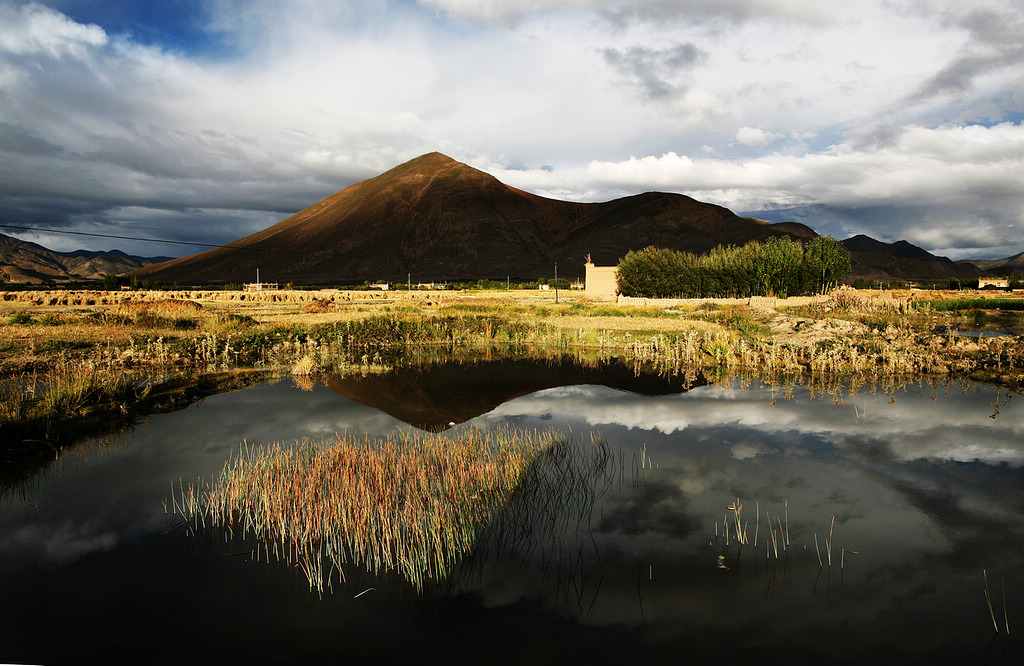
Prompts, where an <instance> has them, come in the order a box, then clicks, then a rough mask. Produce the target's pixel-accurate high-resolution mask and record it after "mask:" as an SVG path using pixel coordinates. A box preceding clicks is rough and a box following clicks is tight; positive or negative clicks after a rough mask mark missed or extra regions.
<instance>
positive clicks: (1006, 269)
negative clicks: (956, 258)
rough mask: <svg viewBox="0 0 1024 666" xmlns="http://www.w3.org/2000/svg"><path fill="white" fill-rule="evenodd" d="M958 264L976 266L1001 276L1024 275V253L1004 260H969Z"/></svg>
mask: <svg viewBox="0 0 1024 666" xmlns="http://www.w3.org/2000/svg"><path fill="white" fill-rule="evenodd" d="M957 263H961V264H974V265H975V266H977V267H978V268H980V269H982V270H986V271H988V272H990V273H997V274H999V275H1010V274H1011V273H1014V272H1016V273H1024V252H1021V253H1020V254H1015V255H1013V256H1012V257H1005V258H1003V259H969V260H965V261H960V262H957Z"/></svg>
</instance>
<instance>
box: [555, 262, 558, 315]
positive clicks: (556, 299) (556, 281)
mask: <svg viewBox="0 0 1024 666" xmlns="http://www.w3.org/2000/svg"><path fill="white" fill-rule="evenodd" d="M555 304H556V305H557V304H558V262H557V261H556V262H555Z"/></svg>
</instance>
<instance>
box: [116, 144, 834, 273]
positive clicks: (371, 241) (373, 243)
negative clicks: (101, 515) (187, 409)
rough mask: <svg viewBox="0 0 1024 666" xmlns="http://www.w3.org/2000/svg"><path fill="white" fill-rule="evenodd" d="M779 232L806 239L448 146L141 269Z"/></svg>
mask: <svg viewBox="0 0 1024 666" xmlns="http://www.w3.org/2000/svg"><path fill="white" fill-rule="evenodd" d="M773 236H790V237H795V238H800V239H809V238H813V237H814V236H815V233H814V231H812V230H811V229H810V228H808V227H806V226H804V225H802V224H797V223H783V224H778V225H774V224H767V223H764V222H763V221H759V220H754V219H750V218H742V217H739V216H737V215H736V214H734V213H733V212H732V211H730V210H728V209H726V208H722V207H721V206H714V205H711V204H706V203H701V202H699V201H695V200H694V199H691V198H690V197H687V196H684V195H682V194H666V193H662V192H648V193H645V194H638V195H636V196H630V197H625V198H622V199H616V200H614V201H609V202H606V203H574V202H568V201H558V200H555V199H548V198H545V197H541V196H537V195H535V194H530V193H528V192H523V191H522V190H518V189H516V188H514V187H510V186H508V185H505V184H503V183H501V182H500V181H499V180H498V179H496V178H494V177H493V176H491V175H489V174H487V173H484V172H482V171H479V170H477V169H474V168H472V167H469V166H467V165H465V164H462V163H460V162H457V161H455V160H453V159H451V158H450V157H447V156H445V155H442V154H440V153H430V154H427V155H423V156H421V157H417V158H415V159H413V160H411V161H409V162H406V163H405V164H402V165H400V166H398V167H395V168H394V169H391V170H390V171H387V172H386V173H383V174H381V175H380V176H377V177H375V178H370V179H368V180H364V181H362V182H359V183H356V184H355V185H352V186H351V187H348V188H346V189H344V190H342V191H340V192H338V193H336V194H333V195H331V196H329V197H327V198H326V199H324V200H322V201H320V202H318V203H316V204H314V205H312V206H310V207H309V208H306V209H305V210H302V211H299V212H298V213H296V214H295V215H292V216H291V217H289V218H288V219H286V220H284V221H282V222H279V223H278V224H275V225H274V226H272V227H269V228H268V229H265V230H263V231H261V232H258V233H255V234H253V235H251V236H247V237H245V238H242V239H240V240H237V241H234V242H232V243H230V245H231V246H232V247H231V248H217V249H213V250H208V251H206V252H202V253H200V254H195V255H191V256H188V257H183V258H181V259H175V260H172V261H168V262H166V263H163V264H158V265H154V266H148V267H146V268H143V269H140V270H138V271H135V272H134V273H133V275H135V276H138V277H140V278H145V279H152V280H156V281H161V282H178V283H183V284H189V283H205V282H240V281H246V282H249V281H252V280H254V279H255V276H256V271H257V269H259V271H260V276H261V279H263V280H265V281H274V282H294V283H329V282H343V281H363V280H371V281H372V280H393V281H405V280H406V279H407V277H408V276H409V275H410V274H411V276H412V278H413V280H414V281H435V280H450V279H470V278H482V277H490V278H504V277H505V276H512V277H516V278H528V279H535V278H541V277H552V276H553V273H554V264H555V262H556V261H557V262H558V274H559V276H561V277H570V278H571V277H576V276H582V275H583V273H584V268H583V265H584V263H585V261H586V256H587V255H588V254H589V255H590V256H591V257H592V259H593V261H594V263H596V264H598V265H614V264H616V263H618V261H619V259H620V258H621V257H622V256H623V255H625V254H626V252H628V251H629V250H631V249H642V248H644V247H647V246H649V245H657V246H660V247H668V248H672V249H675V250H686V251H691V252H705V251H707V250H710V249H711V248H713V247H715V246H716V245H721V244H733V245H742V244H744V243H746V242H748V241H751V240H765V239H768V238H770V237H773Z"/></svg>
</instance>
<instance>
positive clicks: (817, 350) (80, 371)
mask: <svg viewBox="0 0 1024 666" xmlns="http://www.w3.org/2000/svg"><path fill="white" fill-rule="evenodd" d="M172 295H173V296H175V297H174V298H168V297H167V296H168V294H165V293H158V292H152V293H134V292H133V293H131V294H128V295H120V294H111V295H109V296H104V297H102V298H100V297H97V296H89V297H83V296H75V295H73V294H72V295H69V294H68V293H67V292H64V293H58V294H57V295H49V294H47V293H45V292H35V293H32V294H31V299H28V298H27V297H26V298H25V299H22V300H3V301H0V322H3V323H2V325H0V381H2V382H3V402H2V404H0V434H3V435H4V436H5V441H15V439H17V438H20V439H19V440H18V441H21V440H30V439H37V440H42V441H45V442H48V443H50V444H53V445H56V446H59V445H60V444H61V443H62V442H63V441H65V440H66V439H67V437H68V435H67V434H65V433H70V432H71V431H73V430H74V427H72V426H74V425H75V424H81V423H83V422H85V421H89V420H90V419H91V420H93V421H104V420H116V419H117V418H121V419H122V420H126V419H127V420H130V418H132V417H133V416H135V415H137V414H139V413H144V412H145V411H146V410H148V409H152V408H153V405H155V404H158V403H160V401H155V400H154V391H156V393H157V394H159V395H160V396H162V397H161V401H162V402H163V403H165V404H166V403H170V404H173V403H174V402H175V399H174V398H173V397H172V396H174V395H180V396H182V399H183V400H187V399H188V396H189V395H191V394H192V393H191V392H190V391H191V390H190V389H189V388H187V387H188V386H190V385H194V384H195V382H196V381H201V380H199V379H197V378H201V377H207V376H217V375H218V374H219V375H221V376H224V375H223V373H238V372H239V371H259V372H266V373H271V374H277V375H283V374H287V373H289V372H291V371H293V370H294V371H295V373H296V374H300V375H303V376H305V377H309V376H314V377H315V376H316V374H318V373H327V372H357V371H358V372H365V371H367V370H368V369H371V368H375V369H382V368H386V367H388V366H390V365H394V364H396V363H404V362H410V359H415V358H419V357H423V356H429V355H431V354H433V355H435V356H436V355H445V354H451V353H454V352H456V351H467V350H474V349H488V348H502V349H507V350H511V353H515V354H526V355H530V354H533V355H536V354H543V353H545V352H546V351H550V350H583V351H586V352H587V353H592V354H595V355H602V354H604V355H616V356H625V357H630V358H634V359H637V361H638V362H643V363H648V364H653V365H656V366H657V367H658V368H659V370H660V371H663V372H683V373H694V372H697V371H700V372H703V373H704V374H705V375H706V376H709V377H711V378H725V377H727V376H729V375H731V374H735V373H740V372H742V373H744V374H745V375H748V376H750V375H753V376H760V377H761V378H763V379H765V380H767V381H769V382H779V383H786V382H805V383H810V384H815V383H817V384H820V385H825V384H834V383H836V382H837V381H844V382H848V383H853V384H857V383H894V382H899V381H905V380H910V379H913V378H915V377H919V376H921V375H932V376H943V377H954V378H961V377H969V378H974V379H978V380H982V381H988V382H995V383H999V384H1003V385H1007V386H1011V387H1015V388H1016V387H1019V386H1020V384H1021V376H1022V375H1021V368H1022V367H1024V338H1021V337H1012V336H1003V337H992V336H985V335H984V333H983V332H982V333H981V334H980V335H974V336H968V335H960V334H958V333H957V331H958V330H962V329H966V328H971V327H977V326H978V325H979V324H984V323H985V322H991V321H995V322H998V323H999V325H1001V326H1009V325H1013V324H1014V323H1017V324H1019V323H1020V321H1021V319H1020V318H1021V316H1022V315H1021V308H1020V307H1019V306H1021V305H1022V304H1024V299H1017V298H1013V299H1007V298H1004V297H1001V298H998V299H995V298H983V297H982V296H981V295H980V294H976V295H972V296H971V297H970V298H963V295H962V294H959V293H956V292H952V293H922V292H863V291H857V290H854V289H849V288H844V289H840V290H837V291H835V292H833V293H832V294H830V295H829V296H828V297H819V298H815V299H802V300H799V301H785V300H777V299H766V298H759V299H749V300H746V301H736V300H735V299H732V300H721V301H713V300H690V301H648V302H643V303H638V304H632V305H617V304H611V303H604V302H597V301H589V300H587V299H585V298H582V297H580V296H579V295H578V294H577V295H573V294H572V293H571V292H567V293H565V294H563V295H562V296H561V298H560V300H559V302H555V300H554V298H553V295H546V294H540V293H523V292H511V293H502V292H467V293H455V294H453V293H450V292H437V293H429V292H411V293H405V294H393V295H388V294H369V295H365V294H355V293H352V294H345V293H344V292H337V293H332V294H320V293H318V292H296V293H295V294H292V293H291V292H281V293H277V294H274V295H273V296H272V299H273V300H267V299H266V298H264V299H263V300H260V299H255V298H254V299H251V300H245V301H242V300H223V298H224V296H223V294H217V295H216V298H214V297H209V298H207V297H205V296H204V295H203V294H202V293H200V292H194V293H193V292H181V293H175V294H172ZM129 296H130V300H126V299H129ZM238 296H240V295H238ZM293 296H294V298H293ZM104 298H105V299H107V302H102V300H103V299H104ZM90 302H91V304H90ZM979 313H980V314H979ZM176 382H178V383H177V384H176ZM190 383H191V384H190ZM118 415H120V416H118Z"/></svg>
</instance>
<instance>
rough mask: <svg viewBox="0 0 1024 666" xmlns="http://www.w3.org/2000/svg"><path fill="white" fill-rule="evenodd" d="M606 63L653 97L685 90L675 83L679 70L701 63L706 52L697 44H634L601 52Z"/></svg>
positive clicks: (648, 95)
mask: <svg viewBox="0 0 1024 666" xmlns="http://www.w3.org/2000/svg"><path fill="white" fill-rule="evenodd" d="M602 55H603V56H604V60H605V62H607V63H608V64H609V65H610V66H611V67H613V68H614V69H616V70H618V71H619V72H620V73H621V74H623V75H624V76H626V77H628V78H631V79H635V80H636V82H637V84H638V85H639V86H640V88H641V89H642V90H643V91H644V94H645V95H646V96H647V97H649V98H651V99H660V98H664V97H670V96H673V95H676V94H678V93H680V92H683V91H684V88H683V86H682V85H681V84H678V83H673V82H672V81H671V79H673V78H675V77H676V76H677V75H678V73H679V72H680V71H683V72H685V70H686V69H687V68H689V67H690V66H692V65H694V64H695V63H697V62H699V61H700V60H701V59H702V58H703V57H704V54H703V52H702V51H701V50H700V49H699V48H697V47H696V46H695V45H694V44H689V43H687V44H676V45H674V46H671V47H668V48H664V49H650V48H647V47H643V46H633V47H630V48H629V49H627V50H625V51H621V50H619V49H614V48H607V49H604V51H602Z"/></svg>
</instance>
